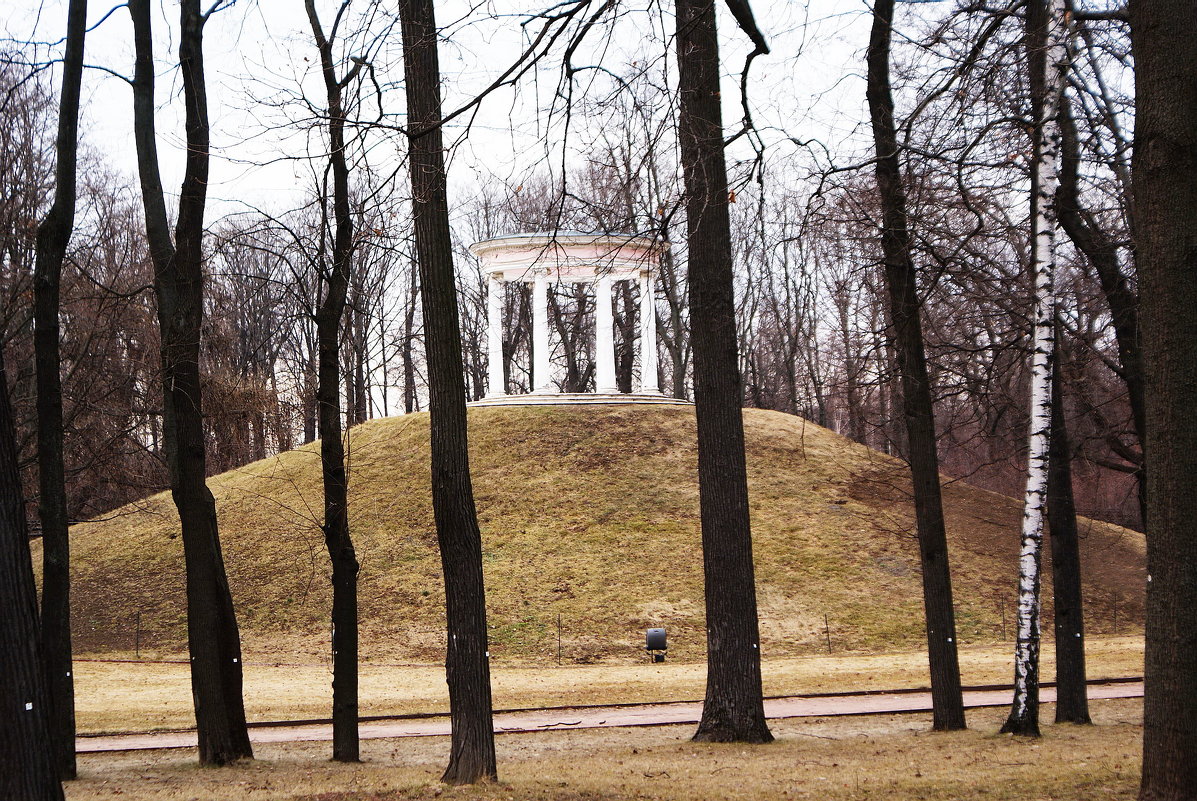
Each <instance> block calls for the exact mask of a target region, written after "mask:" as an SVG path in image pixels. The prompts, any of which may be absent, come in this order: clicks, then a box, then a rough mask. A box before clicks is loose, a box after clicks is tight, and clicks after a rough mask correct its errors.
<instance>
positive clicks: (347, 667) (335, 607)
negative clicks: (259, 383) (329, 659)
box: [304, 0, 360, 762]
mask: <svg viewBox="0 0 1197 801" xmlns="http://www.w3.org/2000/svg"><path fill="white" fill-rule="evenodd" d="M304 8H305V9H306V11H307V15H308V22H309V23H310V25H311V27H312V37H313V38H314V39H315V41H316V48H317V49H318V50H319V51H320V68H321V74H322V75H323V77H324V88H325V92H326V94H327V97H328V133H329V144H330V147H329V161H330V163H331V166H332V174H333V216H334V217H335V222H336V233H335V234H334V238H333V256H332V269H331V271H330V272H329V273H328V276H327V281H326V282H325V290H324V300H323V302H321V304H320V307H319V308H318V309H317V310H316V331H317V339H318V342H319V353H320V357H319V383H318V385H317V388H316V404H317V411H318V414H317V416H318V418H319V425H320V468H321V474H322V477H323V483H324V526H323V530H324V544H325V546H327V548H328V556H329V560H330V561H331V562H332V585H333V598H332V652H333V704H332V706H333V759H334V760H336V761H338V762H358V761H359V760H360V750H359V744H358V727H357V724H358V630H357V627H358V608H357V574H358V562H357V553H356V552H355V551H354V548H353V540H352V538H351V537H350V535H349V496H348V480H347V477H346V472H345V446H344V443H343V442H342V441H341V436H342V431H341V394H340V369H341V361H340V344H341V343H340V337H339V334H340V330H341V318H342V315H343V313H344V311H345V293H346V291H347V288H348V285H349V271H350V268H351V266H352V264H353V219H352V217H351V211H350V205H349V166H348V164H347V162H346V159H345V114H344V111H343V106H342V97H341V90H342V88H343V87H344V86H345V85H346V84H347V83H348V82H349V81H351V80H353V77H354V75H355V74H356V72H357V70H358V67H356V66H355V67H354V68H352V69H351V70H350V71H349V73H348V74H347V75H346V76H345V77H344V78H341V79H338V78H337V75H336V66H335V64H334V62H333V52H332V42H331V41H330V40H329V39H328V38H327V37H326V36H325V34H324V30H323V28H322V27H321V25H320V17H319V16H318V15H317V14H316V4H315V0H305V2H304ZM344 8H345V6H344V5H343V6H342V7H341V9H342V11H344ZM338 21H339V18H338ZM333 29H334V31H335V30H336V25H334V27H333Z"/></svg>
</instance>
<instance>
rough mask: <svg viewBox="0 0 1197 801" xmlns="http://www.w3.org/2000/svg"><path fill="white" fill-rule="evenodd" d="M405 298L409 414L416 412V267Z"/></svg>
mask: <svg viewBox="0 0 1197 801" xmlns="http://www.w3.org/2000/svg"><path fill="white" fill-rule="evenodd" d="M409 291H410V294H409V295H408V297H407V311H406V313H405V314H404V317H403V411H404V413H405V414H411V413H412V412H414V411H415V410H416V359H415V354H414V353H413V351H414V350H415V347H416V339H415V328H416V303H418V302H419V300H418V298H417V297H416V296H417V295H418V294H419V291H420V272H419V269H418V268H417V267H416V265H414V264H413V265H412V267H411V287H410V290H409Z"/></svg>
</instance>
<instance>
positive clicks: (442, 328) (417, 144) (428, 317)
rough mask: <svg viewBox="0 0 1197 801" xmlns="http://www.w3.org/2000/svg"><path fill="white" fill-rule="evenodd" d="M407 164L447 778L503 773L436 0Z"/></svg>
mask: <svg viewBox="0 0 1197 801" xmlns="http://www.w3.org/2000/svg"><path fill="white" fill-rule="evenodd" d="M399 16H400V20H401V22H402V28H403V64H404V73H405V76H406V80H407V120H408V125H409V126H410V127H409V129H408V141H409V142H410V154H409V164H410V171H411V181H412V198H413V203H412V207H413V217H414V227H415V238H416V256H417V260H418V262H419V265H420V286H421V290H422V293H421V294H422V298H423V307H424V331H425V336H424V342H425V346H424V347H425V352H426V354H427V359H428V396H429V397H428V408H429V412H430V417H431V427H432V431H431V438H432V509H433V516H434V518H435V520H436V533H437V540H438V542H439V545H440V552H441V567H442V570H443V572H444V576H445V613H446V619H447V623H448V634H449V638H448V639H449V644H448V651H447V654H446V659H445V673H446V678H447V680H448V684H449V710H450V716H451V725H452V736H451V744H450V754H449V765H448V767H447V768H446V769H445V773H444V775H443V776H442V777H441V778H442V781H445V782H448V783H450V784H469V783H472V782H476V781H482V780H487V779H491V780H493V779H495V778H496V775H497V774H496V767H495V738H494V728H493V723H492V719H491V690H490V652H489V651H488V650H487V635H486V595H485V588H484V586H483V580H482V537H481V535H480V533H479V530H478V515H477V512H476V510H475V508H474V491H473V488H472V486H471V483H470V462H469V451H468V449H467V440H466V408H465V380H464V378H463V376H462V361H461V332H460V329H459V326H458V316H457V287H456V282H455V281H454V277H453V242H452V238H451V235H450V232H449V203H448V198H447V188H446V176H445V162H444V150H443V142H442V137H441V129H440V122H441V93H440V64H439V60H438V57H437V46H436V41H437V29H436V21H435V16H434V13H433V2H432V0H401V1H400V3H399Z"/></svg>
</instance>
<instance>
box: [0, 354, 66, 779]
mask: <svg viewBox="0 0 1197 801" xmlns="http://www.w3.org/2000/svg"><path fill="white" fill-rule="evenodd" d="M17 459H18V454H17V441H16V431H15V430H14V429H13V420H12V406H11V405H10V404H9V400H8V374H7V373H6V372H5V371H4V347H3V345H0V798H4V799H12V801H62V785H61V784H60V783H59V781H58V773H59V770H60V765H59V764H58V760H57V759H56V758H55V754H54V753H53V752H52V751H51V749H49V748H46V747H45V744H46V743H47V742H49V737H50V721H49V716H50V715H49V713H50V710H49V702H48V698H49V693H47V692H46V686H45V673H44V671H43V669H42V658H41V657H42V655H41V632H40V630H39V627H38V615H37V587H36V586H35V585H34V583H33V561H32V559H31V557H30V555H29V532H28V530H27V527H26V521H25V500H24V498H23V497H21V474H20V471H19V469H18V467H17V463H18V462H17Z"/></svg>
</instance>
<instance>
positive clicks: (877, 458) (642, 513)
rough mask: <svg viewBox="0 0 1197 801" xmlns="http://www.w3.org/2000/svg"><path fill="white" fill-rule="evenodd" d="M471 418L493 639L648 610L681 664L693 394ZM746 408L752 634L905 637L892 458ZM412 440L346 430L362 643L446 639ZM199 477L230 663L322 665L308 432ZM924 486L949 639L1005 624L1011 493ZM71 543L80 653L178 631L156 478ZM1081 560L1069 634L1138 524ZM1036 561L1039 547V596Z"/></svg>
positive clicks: (396, 425)
mask: <svg viewBox="0 0 1197 801" xmlns="http://www.w3.org/2000/svg"><path fill="white" fill-rule="evenodd" d="M469 423H470V446H471V467H472V475H473V482H474V487H475V490H476V496H477V501H478V509H479V515H480V522H481V526H482V535H483V549H484V552H483V560H484V568H485V571H486V581H487V590H488V592H487V596H488V614H489V623H490V626H491V630H490V639H491V652H492V654H494V656H495V658H496V660H497V661H498V662H501V663H513V662H522V663H526V664H539V665H551V664H555V662H556V659H557V653H558V629H557V624H558V621H561V652H562V655H563V658H564V660H565V661H566V662H571V663H576V664H590V663H600V662H602V663H624V664H628V663H632V662H634V661H635V660H636V659H638V658H639V655H640V654H641V653H642V652H641V648H642V646H643V642H644V641H643V637H644V629H645V628H647V627H650V626H657V625H663V626H666V627H667V628H668V629H669V634H670V653H671V655H672V656H674V657H677V658H680V659H682V660H683V661H701V660H702V658H703V648H704V631H705V623H704V620H703V597H702V583H701V572H702V560H701V555H700V537H699V525H698V522H699V521H698V503H697V499H698V489H697V482H696V465H697V456H696V451H695V423H694V412H693V409H691V408H687V407H670V406H647V407H636V406H593V407H524V408H518V407H508V408H503V407H498V408H489V409H471V410H470V414H469ZM744 423H745V436H746V450H747V456H748V465H749V490H750V501H751V504H752V518H753V531H754V554H755V557H756V565H757V589H758V597H759V602H760V620H761V649H762V653H764V654H767V655H771V656H774V657H779V656H804V655H812V654H818V653H820V652H822V651H824V650H825V647H826V632H825V631H824V620H825V618H826V620H827V621H828V623H829V629H830V635H831V640H832V645H833V648H834V649H835V651H836V652H841V651H845V650H852V651H895V650H903V649H915V648H919V647H921V641H922V638H923V636H924V635H923V623H922V594H921V593H922V590H921V583H920V579H919V567H918V555H917V547H916V543H915V538H914V533H913V528H914V524H913V515H912V509H911V503H910V489H909V480H908V477H907V471H906V469H905V467H904V466H903V465H902V464H901V463H899V462H897V461H896V460H894V459H892V458H890V457H888V456H885V455H883V454H880V453H878V452H876V451H872V450H869V449H868V448H865V447H863V446H861V445H858V444H855V443H852V442H850V441H849V440H847V439H845V438H843V437H840V436H838V435H836V434H834V433H833V432H831V431H828V430H826V429H823V428H819V427H818V426H815V425H813V424H811V423H809V422H807V421H804V420H802V419H801V418H798V417H794V416H792V415H784V414H780V413H777V412H767V411H761V410H752V409H749V410H745V412H744ZM428 448H429V442H428V416H427V414H413V415H407V416H403V417H395V418H387V419H380V420H373V421H370V422H368V423H365V424H363V425H360V426H355V427H354V428H353V429H352V431H351V433H350V435H349V436H348V438H347V454H348V459H349V465H350V473H351V477H350V522H351V526H352V531H353V537H354V540H355V543H356V547H357V552H358V555H359V558H360V561H361V564H362V572H361V577H360V579H361V586H360V596H361V620H362V654H363V657H364V658H365V659H367V660H368V661H373V662H424V663H430V662H435V661H437V660H438V659H439V658H440V655H441V654H442V653H443V649H444V623H443V614H444V613H443V601H442V590H441V578H440V563H439V558H438V556H437V553H436V547H435V535H434V533H433V524H432V515H431V506H430V499H429V475H428ZM209 484H210V486H211V487H212V490H213V493H214V494H215V496H216V499H217V507H218V512H219V515H220V527H221V539H222V542H223V547H224V554H225V561H226V564H227V567H228V573H229V579H230V583H231V585H232V589H233V595H234V599H235V601H236V603H237V612H238V617H239V620H240V623H241V626H242V631H243V634H244V644H245V658H246V660H247V661H250V662H269V661H280V662H313V663H318V662H320V661H321V659H322V657H323V655H324V654H326V653H327V650H328V614H329V609H328V606H329V595H330V592H329V581H328V569H329V568H328V557H327V555H326V553H325V549H324V543H323V540H322V538H321V534H320V530H319V526H318V522H319V516H320V510H321V508H322V507H321V502H320V470H319V452H318V449H317V447H316V445H314V444H313V445H308V446H305V447H303V448H300V449H298V450H295V451H291V452H288V453H284V454H281V455H279V456H277V457H274V458H271V459H267V460H264V461H261V462H257V463H254V464H251V465H247V466H245V467H243V468H240V469H238V470H234V471H232V472H229V473H225V474H223V475H220V476H216V477H213V478H212V479H211V480H210V481H209ZM944 501H945V511H946V514H947V519H948V534H949V545H950V555H951V560H952V570H953V581H954V588H955V599H956V608H957V623H958V636H959V638H960V642H961V643H964V644H986V643H992V642H995V641H998V640H1001V639H1003V638H1004V637H1008V636H1010V635H1011V632H1012V629H1013V625H1012V623H1013V621H1012V618H1013V601H1014V588H1015V573H1016V570H1017V547H1018V526H1019V519H1020V516H1021V507H1020V505H1019V503H1018V502H1017V501H1015V500H1013V499H1011V498H1007V497H1004V496H1001V495H996V494H993V493H989V492H984V491H981V490H977V489H975V488H972V487H969V486H967V485H965V484H963V483H959V482H956V483H948V484H947V485H946V486H945V493H944ZM72 559H73V564H72V568H73V571H74V574H73V584H72V599H73V601H74V603H75V607H74V622H75V632H74V635H75V643H76V650H77V652H79V653H109V654H111V653H119V652H131V651H133V649H134V646H135V644H136V643H137V640H138V634H137V633H138V630H139V628H140V633H141V634H140V647H141V649H142V653H143V655H145V654H152V655H157V656H172V655H175V656H177V655H179V654H182V653H183V652H184V651H185V648H186V638H185V632H184V623H185V612H184V607H183V598H182V594H183V574H182V544H181V540H180V539H179V530H178V521H177V517H176V516H175V512H174V508H173V505H172V503H171V501H170V498H169V496H168V495H167V494H160V495H156V496H153V497H150V498H147V499H145V500H144V501H142V502H139V503H138V504H134V505H131V506H129V507H126V508H125V509H122V510H117V511H116V512H114V513H112V514H111V515H110V516H109V517H108V518H107V519H105V520H102V521H93V522H88V523H81V524H79V525H77V526H75V527H74V528H73V530H72ZM1082 560H1083V568H1084V572H1085V580H1086V585H1085V586H1086V598H1085V603H1086V607H1085V608H1086V615H1087V621H1086V623H1087V629H1088V630H1089V632H1090V633H1091V634H1111V633H1114V634H1117V633H1135V632H1137V631H1139V628H1138V627H1139V625H1140V621H1141V616H1142V600H1143V587H1144V583H1145V578H1144V572H1143V539H1142V536H1141V535H1138V534H1135V533H1134V532H1129V531H1126V530H1124V529H1121V528H1118V527H1116V526H1110V525H1106V524H1101V523H1094V522H1092V521H1086V522H1084V523H1083V531H1082ZM1050 576H1051V572H1050V569H1049V568H1048V567H1047V566H1045V586H1044V598H1045V601H1046V602H1047V605H1048V614H1049V615H1050V598H1051V590H1050ZM1003 619H1004V620H1003ZM1116 621H1117V622H1116ZM139 624H140V625H139ZM1045 629H1046V630H1048V631H1050V630H1051V629H1050V625H1045Z"/></svg>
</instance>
